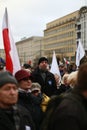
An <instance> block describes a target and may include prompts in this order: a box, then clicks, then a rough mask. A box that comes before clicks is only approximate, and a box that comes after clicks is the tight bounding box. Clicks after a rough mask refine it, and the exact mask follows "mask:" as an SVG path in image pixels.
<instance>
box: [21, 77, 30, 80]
mask: <svg viewBox="0 0 87 130" xmlns="http://www.w3.org/2000/svg"><path fill="white" fill-rule="evenodd" d="M22 80H24V81H28V80H30V78H29V77H26V78H23V79H22Z"/></svg>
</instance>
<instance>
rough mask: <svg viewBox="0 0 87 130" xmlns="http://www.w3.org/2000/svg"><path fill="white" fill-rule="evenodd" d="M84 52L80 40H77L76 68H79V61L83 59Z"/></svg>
mask: <svg viewBox="0 0 87 130" xmlns="http://www.w3.org/2000/svg"><path fill="white" fill-rule="evenodd" d="M84 55H85V50H84V48H83V46H82V43H81V40H79V43H78V47H77V51H76V66H77V67H79V64H80V60H81V59H82V58H83V57H84Z"/></svg>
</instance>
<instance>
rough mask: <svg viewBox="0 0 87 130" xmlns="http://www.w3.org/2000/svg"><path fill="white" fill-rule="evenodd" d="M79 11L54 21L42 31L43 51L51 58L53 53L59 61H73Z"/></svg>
mask: <svg viewBox="0 0 87 130" xmlns="http://www.w3.org/2000/svg"><path fill="white" fill-rule="evenodd" d="M78 16H79V11H75V12H73V13H71V14H68V15H66V16H64V17H61V18H59V19H56V20H54V21H52V22H50V23H48V24H47V25H46V29H45V30H44V51H45V54H46V55H47V57H49V58H51V57H52V54H53V51H55V53H56V56H57V57H59V59H61V60H62V59H63V58H64V57H65V58H68V59H69V60H70V61H73V60H75V52H76V22H77V19H78Z"/></svg>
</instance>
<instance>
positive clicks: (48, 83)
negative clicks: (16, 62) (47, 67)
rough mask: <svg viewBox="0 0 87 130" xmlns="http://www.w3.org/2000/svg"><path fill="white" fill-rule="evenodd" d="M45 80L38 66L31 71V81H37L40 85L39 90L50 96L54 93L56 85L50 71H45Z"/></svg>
mask: <svg viewBox="0 0 87 130" xmlns="http://www.w3.org/2000/svg"><path fill="white" fill-rule="evenodd" d="M45 75H46V77H45V80H44V79H43V77H42V76H41V70H40V69H39V67H37V68H36V69H35V70H34V71H33V72H32V75H31V76H32V81H33V82H38V83H39V84H40V85H41V92H42V93H45V94H46V95H47V96H49V97H50V96H52V95H54V93H55V91H56V90H57V87H56V81H55V78H54V75H53V74H52V73H50V72H49V71H46V72H45Z"/></svg>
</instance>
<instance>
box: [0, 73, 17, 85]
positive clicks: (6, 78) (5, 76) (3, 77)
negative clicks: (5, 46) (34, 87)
mask: <svg viewBox="0 0 87 130" xmlns="http://www.w3.org/2000/svg"><path fill="white" fill-rule="evenodd" d="M7 83H13V84H16V85H17V84H18V83H17V80H16V79H15V77H14V76H13V75H12V74H11V73H10V72H9V71H1V72H0V87H2V86H3V85H5V84H7Z"/></svg>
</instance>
